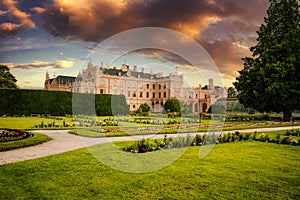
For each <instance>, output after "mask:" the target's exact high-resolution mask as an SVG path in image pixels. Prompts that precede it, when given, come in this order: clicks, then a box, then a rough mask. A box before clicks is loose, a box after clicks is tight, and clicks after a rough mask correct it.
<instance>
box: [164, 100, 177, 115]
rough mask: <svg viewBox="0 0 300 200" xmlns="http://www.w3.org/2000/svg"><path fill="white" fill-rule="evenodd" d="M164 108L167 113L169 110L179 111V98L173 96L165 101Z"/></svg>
mask: <svg viewBox="0 0 300 200" xmlns="http://www.w3.org/2000/svg"><path fill="white" fill-rule="evenodd" d="M164 109H165V110H166V111H167V113H169V112H177V113H180V112H181V106H180V102H179V100H178V99H175V98H173V99H169V100H167V101H166V103H165V104H164Z"/></svg>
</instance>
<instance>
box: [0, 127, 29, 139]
mask: <svg viewBox="0 0 300 200" xmlns="http://www.w3.org/2000/svg"><path fill="white" fill-rule="evenodd" d="M31 136H32V135H31V134H30V133H28V132H25V131H22V130H18V129H7V128H1V129H0V142H10V141H16V140H23V139H27V138H29V137H31Z"/></svg>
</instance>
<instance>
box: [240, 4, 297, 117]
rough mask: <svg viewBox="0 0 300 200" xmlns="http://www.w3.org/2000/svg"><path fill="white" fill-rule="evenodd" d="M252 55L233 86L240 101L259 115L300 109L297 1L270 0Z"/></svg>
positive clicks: (284, 113)
mask: <svg viewBox="0 0 300 200" xmlns="http://www.w3.org/2000/svg"><path fill="white" fill-rule="evenodd" d="M264 22H265V23H264V24H262V25H261V26H260V28H259V30H258V32H257V33H258V38H257V45H256V46H254V47H251V49H250V50H251V52H252V56H251V57H245V58H243V61H244V68H243V69H242V70H241V71H239V74H240V75H239V77H237V78H236V82H235V83H234V86H235V87H236V89H237V91H238V98H239V101H240V102H241V103H242V104H243V105H245V106H246V107H252V108H254V109H256V110H258V111H260V112H271V111H272V112H283V119H284V120H285V121H290V118H291V117H292V111H293V110H294V109H298V108H300V13H299V4H298V0H270V6H269V8H268V10H267V17H265V19H264Z"/></svg>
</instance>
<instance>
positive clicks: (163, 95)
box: [127, 91, 167, 98]
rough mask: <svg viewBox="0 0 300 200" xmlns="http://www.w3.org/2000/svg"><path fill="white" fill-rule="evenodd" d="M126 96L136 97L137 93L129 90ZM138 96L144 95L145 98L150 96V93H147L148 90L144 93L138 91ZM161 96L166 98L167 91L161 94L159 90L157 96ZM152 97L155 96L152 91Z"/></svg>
mask: <svg viewBox="0 0 300 200" xmlns="http://www.w3.org/2000/svg"><path fill="white" fill-rule="evenodd" d="M131 95H132V96H131ZM127 97H137V94H136V92H133V93H132V94H131V92H130V91H128V93H127ZM139 97H140V98H143V97H145V98H150V93H149V92H146V93H145V94H144V93H143V92H140V93H139ZM162 97H163V98H167V93H166V92H164V93H163V94H162V93H161V92H159V93H158V98H162ZM152 98H155V92H153V93H152Z"/></svg>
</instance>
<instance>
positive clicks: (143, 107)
mask: <svg viewBox="0 0 300 200" xmlns="http://www.w3.org/2000/svg"><path fill="white" fill-rule="evenodd" d="M149 111H150V106H149V105H148V104H147V103H144V104H141V105H140V107H139V108H138V109H137V114H139V115H144V116H146V115H149Z"/></svg>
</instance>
